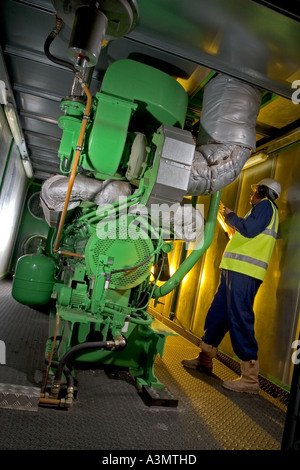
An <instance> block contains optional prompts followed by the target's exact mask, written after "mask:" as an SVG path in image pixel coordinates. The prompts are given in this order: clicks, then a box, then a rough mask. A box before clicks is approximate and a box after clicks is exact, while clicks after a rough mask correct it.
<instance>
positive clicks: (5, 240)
mask: <svg viewBox="0 0 300 470" xmlns="http://www.w3.org/2000/svg"><path fill="white" fill-rule="evenodd" d="M0 181H1V183H0V184H1V194H0V227H1V230H0V278H2V277H4V276H5V275H6V274H7V272H8V271H9V266H10V261H11V257H12V250H13V247H14V243H15V240H16V236H17V232H18V227H19V221H20V215H21V214H22V210H23V205H24V199H25V193H26V188H27V177H26V175H25V171H24V167H23V164H22V162H21V158H20V155H19V151H18V148H17V146H16V145H15V144H14V142H13V140H12V137H11V133H10V130H9V127H8V125H7V122H6V118H5V115H4V112H3V109H2V107H0Z"/></svg>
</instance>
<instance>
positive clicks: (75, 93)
mask: <svg viewBox="0 0 300 470" xmlns="http://www.w3.org/2000/svg"><path fill="white" fill-rule="evenodd" d="M66 3H69V4H70V5H71V7H72V8H69V7H70V5H67V6H66ZM54 5H55V6H56V8H57V12H58V15H57V24H56V25H55V28H54V29H53V31H52V32H51V34H50V35H49V37H48V38H47V40H46V42H45V53H46V54H47V56H48V57H49V58H51V60H57V59H56V58H55V57H53V56H52V55H51V53H50V45H51V42H52V41H53V40H54V38H55V36H56V35H57V34H59V31H60V29H61V25H62V18H63V19H64V21H66V22H69V21H71V20H72V23H73V25H74V26H73V30H72V36H71V39H70V44H69V50H68V55H69V58H70V59H71V63H69V62H66V63H62V62H63V61H60V63H61V65H65V66H67V67H70V68H71V69H72V70H73V71H74V82H73V85H72V87H71V92H70V96H68V97H66V98H65V99H64V100H63V101H62V102H61V109H62V115H61V117H60V119H59V127H60V128H61V129H62V131H63V133H62V139H61V144H60V147H59V158H60V162H61V165H60V167H61V174H60V175H56V176H54V177H52V178H50V179H49V180H47V181H45V182H44V184H43V187H42V191H41V203H42V207H43V210H44V215H45V218H46V220H47V222H48V224H49V227H50V230H49V237H48V240H47V243H46V245H45V246H44V247H43V248H41V249H39V251H38V252H37V253H36V254H27V255H25V256H22V257H21V258H20V259H19V260H18V263H17V266H16V271H15V275H14V282H13V292H12V294H13V297H14V298H15V299H16V300H17V301H19V302H20V303H22V304H26V305H30V306H39V305H49V309H50V321H49V339H48V342H47V345H46V363H47V373H46V379H45V384H44V388H43V390H42V394H41V399H40V403H47V404H54V405H58V406H63V407H70V406H72V403H73V398H74V367H75V365H76V364H83V363H88V364H91V365H93V366H95V365H100V366H117V367H125V368H127V369H129V371H130V372H131V374H132V376H133V377H134V378H135V381H136V384H137V386H138V387H139V388H140V389H142V390H147V391H149V390H153V389H154V390H156V391H160V390H161V391H162V390H164V385H163V384H162V383H160V382H159V380H158V379H157V378H156V376H155V374H154V370H153V367H154V361H155V358H156V356H157V354H159V355H161V356H162V355H163V351H164V346H165V341H166V338H167V336H168V335H170V334H173V333H172V332H170V331H167V330H165V329H163V328H162V327H161V326H160V325H157V322H156V321H155V319H154V318H153V317H152V316H151V315H149V313H148V306H149V302H150V300H151V299H153V298H154V299H158V298H159V297H161V296H163V295H166V294H168V293H169V292H171V290H172V289H174V288H175V287H176V286H177V285H178V284H179V283H180V282H181V280H182V279H183V277H184V276H185V275H186V273H187V272H188V271H189V270H190V269H191V268H192V267H193V266H194V265H195V263H196V262H197V261H198V260H199V258H200V257H201V255H202V254H203V252H204V251H205V250H206V249H207V248H208V246H209V244H210V242H211V240H212V237H213V234H214V227H215V223H216V217H217V213H218V209H219V201H220V194H221V189H222V187H224V186H225V185H226V184H229V183H230V182H231V181H233V179H235V178H236V176H237V175H238V173H239V171H240V170H241V168H242V166H243V164H244V163H245V161H246V160H247V158H248V157H249V156H250V153H251V149H252V150H253V148H255V122H256V117H257V113H258V110H259V103H260V92H259V91H258V90H256V89H255V88H253V87H251V86H249V85H247V84H244V83H242V82H239V81H238V80H235V79H232V78H230V77H224V76H222V75H219V76H217V77H216V78H215V79H214V80H212V81H211V83H209V85H210V86H208V87H207V95H206V98H205V100H204V108H203V112H202V116H201V119H202V131H203V132H202V133H201V136H200V140H198V141H197V142H196V141H195V139H194V137H193V136H192V134H191V133H190V132H189V131H188V130H185V129H184V123H185V116H186V111H187V102H188V98H187V94H186V92H185V90H184V89H183V88H182V86H181V85H180V84H179V83H178V82H177V81H176V80H175V79H174V78H173V77H170V76H169V75H167V74H165V73H163V72H162V71H160V70H157V69H154V68H152V67H149V66H148V65H145V64H142V63H139V62H135V61H132V60H129V59H126V60H120V61H117V62H114V63H112V64H111V65H110V66H109V68H108V70H107V72H106V74H105V76H104V79H103V82H102V86H101V90H99V92H97V93H96V95H95V96H91V94H90V91H89V81H90V77H91V71H92V69H93V67H94V66H95V64H96V63H97V61H98V57H99V54H100V51H101V46H102V47H103V46H104V44H105V41H107V40H113V39H115V38H117V37H120V35H124V34H127V33H128V32H130V30H131V29H132V28H133V27H134V26H135V24H136V21H137V18H138V7H137V4H136V2H134V1H125V0H122V1H121V0H119V1H113V2H112V1H110V2H109V1H107V2H106V1H102V2H84V1H81V2H79V1H77V2H76V1H73V2H72V1H71V0H70V2H58V1H55V2H54ZM64 8H65V9H64ZM70 11H71V14H70ZM116 15H118V21H117V20H116ZM116 25H117V26H116ZM218 92H219V94H220V96H218ZM226 94H227V95H226ZM232 96H234V98H235V99H234V100H232ZM211 100H213V104H214V106H211ZM233 101H234V103H233ZM224 102H225V105H226V107H227V110H228V115H229V117H230V113H231V114H232V119H231V120H230V119H228V116H225V118H224V122H222V118H223V112H222V113H220V112H219V111H218V110H219V109H220V105H221V104H223V105H224ZM245 102H246V103H247V105H246V106H245ZM232 103H233V107H234V111H233V112H232ZM212 109H213V111H212ZM223 109H224V106H223ZM218 112H219V113H220V114H219V115H213V114H212V113H218ZM233 114H234V115H233ZM237 115H238V117H241V116H242V119H236V116H237ZM206 124H207V125H206ZM228 126H229V127H230V129H229V132H228ZM199 194H210V195H211V196H210V207H209V211H208V216H207V218H206V221H205V222H204V218H203V214H202V213H201V212H199V211H198V210H197V208H196V207H194V206H193V205H192V204H191V199H188V198H187V199H186V197H187V196H195V195H196V196H197V195H199ZM176 239H181V240H185V241H186V242H187V243H188V242H191V241H193V242H194V243H196V244H195V249H194V250H192V252H191V254H190V256H189V257H188V258H187V259H186V261H185V262H184V263H183V264H182V265H181V266H180V267H179V269H178V271H177V272H176V273H175V274H174V275H173V276H171V277H169V276H168V274H167V275H166V273H165V269H164V267H165V266H166V264H167V262H168V253H170V252H171V250H173V244H174V241H175V240H176ZM159 280H160V281H161V282H160V284H159V285H158V283H157V281H159ZM65 383H66V386H65ZM49 384H50V385H49Z"/></svg>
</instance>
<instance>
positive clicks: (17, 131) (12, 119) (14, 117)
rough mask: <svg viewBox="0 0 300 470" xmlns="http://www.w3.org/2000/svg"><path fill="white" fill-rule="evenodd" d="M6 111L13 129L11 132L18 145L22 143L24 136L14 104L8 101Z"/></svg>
mask: <svg viewBox="0 0 300 470" xmlns="http://www.w3.org/2000/svg"><path fill="white" fill-rule="evenodd" d="M4 111H5V114H6V118H7V121H8V124H9V127H10V130H11V133H12V135H13V138H14V141H15V143H16V144H17V145H21V144H22V142H23V138H22V135H21V131H20V127H19V123H18V119H17V115H16V112H15V109H14V107H13V105H12V104H11V103H7V104H6V105H5V106H4Z"/></svg>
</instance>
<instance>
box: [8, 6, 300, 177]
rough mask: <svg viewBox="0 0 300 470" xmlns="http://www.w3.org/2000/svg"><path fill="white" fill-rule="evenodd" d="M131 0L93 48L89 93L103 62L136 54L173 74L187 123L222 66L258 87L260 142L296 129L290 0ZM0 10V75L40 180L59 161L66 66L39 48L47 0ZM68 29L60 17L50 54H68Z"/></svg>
mask: <svg viewBox="0 0 300 470" xmlns="http://www.w3.org/2000/svg"><path fill="white" fill-rule="evenodd" d="M64 1H65V2H66V3H65V4H67V5H68V4H69V2H71V4H72V2H74V1H75V0H64ZM76 1H77V0H76ZM131 1H133V2H134V3H137V4H138V7H139V17H138V22H137V25H136V27H135V29H134V30H133V31H132V32H131V33H130V34H128V35H126V36H125V37H122V38H119V39H115V40H113V41H110V42H109V43H108V45H107V47H105V48H104V49H102V51H101V54H100V58H99V61H98V63H97V65H96V67H95V68H94V71H93V78H92V81H91V86H90V89H91V93H92V94H93V95H94V94H95V93H96V92H97V91H98V90H99V89H100V87H101V82H102V78H103V75H104V73H105V71H106V69H107V67H108V66H109V65H110V64H111V63H113V62H114V61H116V60H119V59H125V58H130V59H133V60H137V61H139V62H143V63H145V64H148V65H152V66H154V67H156V68H158V69H160V70H162V71H164V72H166V73H168V74H169V75H172V76H173V77H175V78H176V79H178V81H179V82H180V83H181V84H182V86H184V88H185V89H186V91H187V92H188V94H189V96H190V101H189V111H188V116H187V123H189V125H191V123H192V124H194V125H197V121H198V120H199V116H200V113H201V106H202V94H203V89H204V86H205V83H206V82H207V80H208V79H209V78H210V77H211V76H212V74H214V73H216V72H223V73H226V74H228V75H231V76H233V77H236V78H239V79H241V80H244V81H246V82H248V83H251V84H253V85H255V86H257V87H259V88H261V89H262V90H265V94H264V97H265V100H264V102H263V106H262V108H261V111H260V113H259V117H258V123H257V141H258V143H259V146H266V145H268V144H269V143H270V142H272V140H274V139H278V138H280V137H281V136H282V135H285V133H286V132H288V131H291V132H292V133H293V135H294V136H295V135H296V136H297V132H298V127H299V118H300V106H299V105H297V104H294V103H292V101H291V96H292V93H293V92H294V91H295V89H293V88H292V84H293V82H294V81H295V80H298V79H300V54H299V40H300V23H299V16H298V10H299V11H300V9H299V8H297V7H299V3H300V2H299V1H298V0H297V1H294V2H285V4H284V7H282V6H281V7H280V5H279V3H280V2H272V1H264V0H261V1H253V0H210V1H207V0H185V1H184V2H183V1H182V0H151V1H149V0H137V2H135V0H131ZM78 2H84V0H78ZM1 13H2V14H1V18H0V39H1V47H2V54H3V61H2V62H1V60H0V73H1V74H2V76H3V77H2V78H1V79H4V80H5V82H7V83H8V85H9V86H10V87H11V90H12V98H13V101H14V103H15V104H16V108H17V111H18V114H19V118H20V123H21V125H22V127H23V133H24V136H25V139H26V146H27V150H28V154H29V157H30V158H31V161H32V164H33V167H34V170H35V172H36V175H39V177H41V175H43V176H42V178H45V177H47V161H48V162H49V174H52V172H53V171H54V170H55V168H59V160H58V157H57V150H58V147H59V142H60V135H61V130H60V129H59V128H58V126H57V121H58V118H59V116H60V115H61V110H60V101H61V100H62V99H63V98H64V97H65V96H68V94H69V93H70V90H71V86H72V82H73V74H72V72H71V71H70V70H68V69H66V68H65V67H63V66H61V65H57V64H54V63H53V62H51V61H49V60H48V58H47V57H46V55H45V53H44V43H45V40H46V38H47V36H48V35H49V33H50V32H51V31H52V29H53V27H54V25H55V8H54V6H53V4H52V2H51V0H2V1H1ZM70 35H71V28H70V27H69V26H68V25H66V24H65V25H64V27H63V29H62V31H61V33H60V34H59V36H58V37H57V38H56V39H55V40H54V42H53V43H52V45H51V53H52V54H53V55H55V56H56V57H58V58H60V59H62V60H68V57H67V49H68V44H69V40H70ZM4 69H6V70H4ZM6 72H7V76H5V73H6ZM9 96H10V95H9ZM294 138H295V137H294ZM270 148H271V147H270ZM47 159H48V160H47ZM53 165H54V170H53ZM41 168H42V169H43V172H42V173H41ZM44 170H45V171H44Z"/></svg>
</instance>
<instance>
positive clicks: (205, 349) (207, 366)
mask: <svg viewBox="0 0 300 470" xmlns="http://www.w3.org/2000/svg"><path fill="white" fill-rule="evenodd" d="M217 351H218V348H217V347H215V346H210V345H209V344H206V343H203V342H202V344H201V351H200V353H199V355H198V357H196V358H195V359H184V360H183V361H181V364H182V365H183V366H184V367H186V368H187V369H197V370H201V371H203V372H211V371H212V368H213V361H212V360H213V358H214V357H216V355H217Z"/></svg>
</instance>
